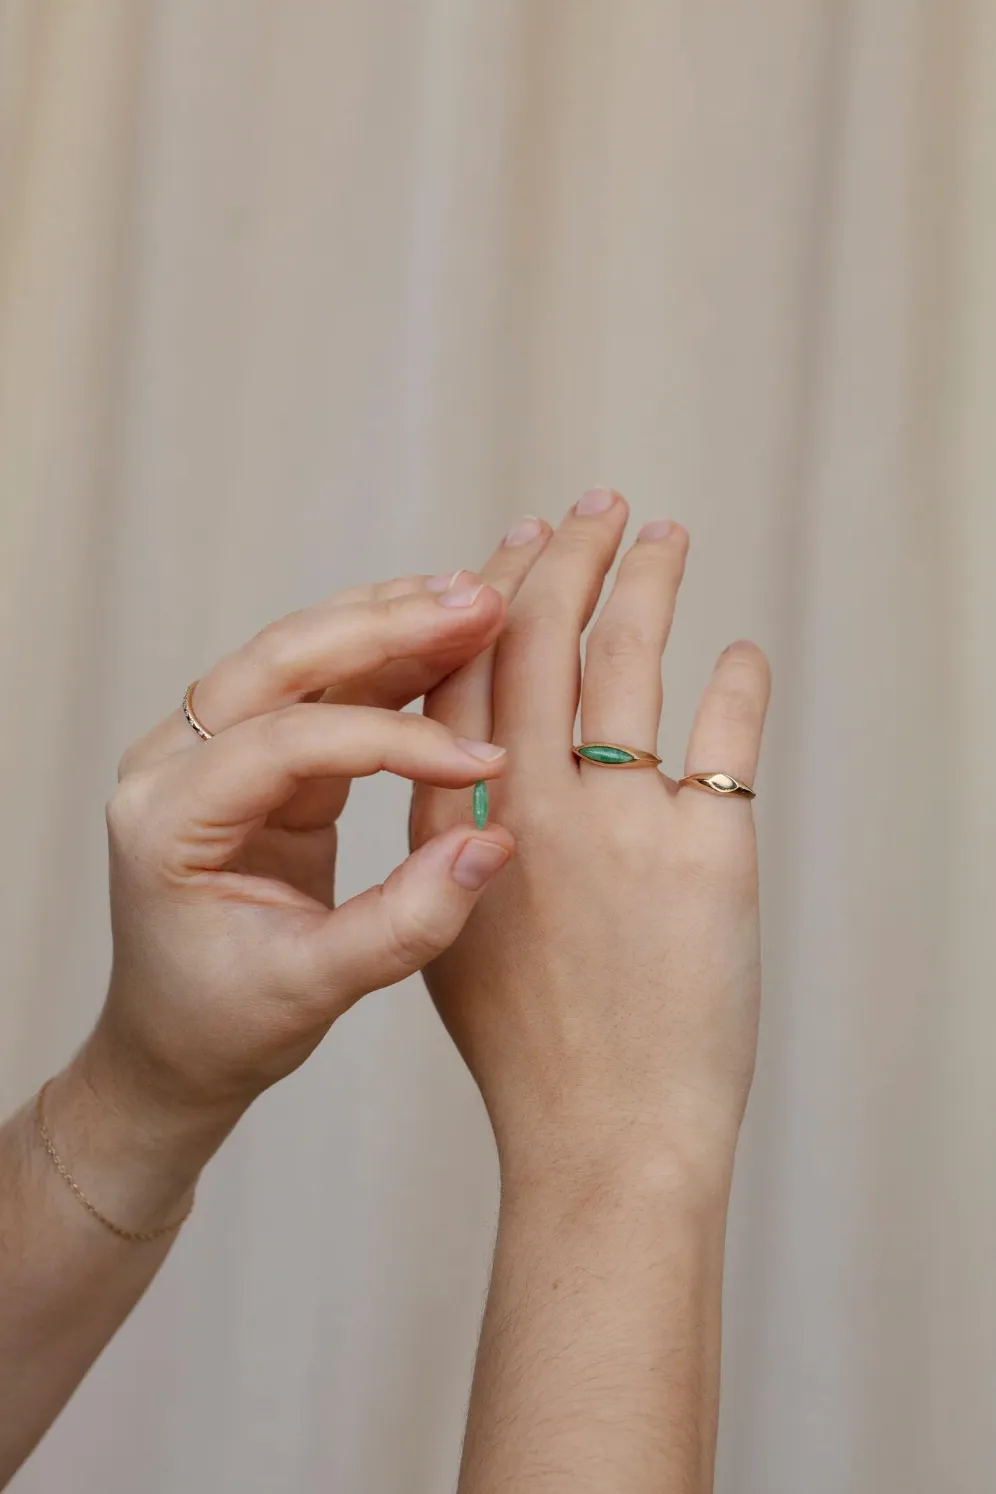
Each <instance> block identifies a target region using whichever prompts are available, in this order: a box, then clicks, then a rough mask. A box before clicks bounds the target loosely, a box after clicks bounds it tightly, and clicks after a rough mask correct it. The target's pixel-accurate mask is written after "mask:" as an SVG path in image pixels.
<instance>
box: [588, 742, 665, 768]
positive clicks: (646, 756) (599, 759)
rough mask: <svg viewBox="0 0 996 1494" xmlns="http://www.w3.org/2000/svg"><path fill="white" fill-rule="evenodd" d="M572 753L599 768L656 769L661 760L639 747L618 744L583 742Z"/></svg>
mask: <svg viewBox="0 0 996 1494" xmlns="http://www.w3.org/2000/svg"><path fill="white" fill-rule="evenodd" d="M571 751H572V752H573V753H574V756H575V757H579V758H581V760H582V761H583V762H586V763H595V764H596V766H598V767H599V768H656V767H659V765H660V758H659V757H655V756H654V754H653V753H652V752H644V751H643V750H642V749H641V748H639V747H622V746H620V744H619V743H618V742H581V743H580V744H579V745H578V746H577V747H572V748H571Z"/></svg>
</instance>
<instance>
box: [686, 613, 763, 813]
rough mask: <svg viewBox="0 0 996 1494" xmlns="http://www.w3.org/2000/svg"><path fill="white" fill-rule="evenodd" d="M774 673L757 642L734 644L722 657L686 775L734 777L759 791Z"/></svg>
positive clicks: (693, 739)
mask: <svg viewBox="0 0 996 1494" xmlns="http://www.w3.org/2000/svg"><path fill="white" fill-rule="evenodd" d="M770 696H771V670H770V667H769V665H768V660H767V658H766V656H765V654H764V652H763V651H762V650H761V649H759V648H758V646H757V644H756V643H748V642H741V643H731V645H730V647H729V648H728V649H727V650H726V651H725V653H723V654H721V655H720V657H719V660H718V662H717V664H716V668H715V670H714V672H713V676H712V679H711V680H710V682H709V684H708V686H707V687H706V691H705V694H704V695H703V697H702V703H701V705H700V706H699V710H698V715H697V716H696V718H695V725H694V726H693V728H692V735H691V737H690V739H689V743H688V756H687V758H686V760H685V776H686V777H689V776H691V775H692V774H693V773H728V774H730V776H731V777H733V778H737V779H739V780H740V782H741V783H746V784H747V785H748V786H749V787H753V784H754V778H755V775H756V773H757V764H758V758H759V757H760V752H761V736H762V733H763V731H764V719H765V716H766V714H767V710H768V701H769V699H770Z"/></svg>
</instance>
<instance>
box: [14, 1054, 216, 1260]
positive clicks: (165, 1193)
mask: <svg viewBox="0 0 996 1494" xmlns="http://www.w3.org/2000/svg"><path fill="white" fill-rule="evenodd" d="M44 1117H45V1124H46V1127H47V1130H48V1133H49V1136H50V1138H51V1143H52V1146H53V1147H54V1149H55V1151H56V1153H57V1154H58V1157H59V1159H60V1161H61V1163H62V1164H63V1166H64V1167H65V1168H66V1170H67V1172H68V1173H69V1175H70V1177H71V1178H72V1180H73V1183H74V1184H75V1186H76V1187H77V1188H78V1189H79V1190H80V1192H81V1193H82V1195H83V1196H84V1197H85V1198H86V1199H87V1200H88V1201H89V1202H90V1204H92V1205H93V1206H94V1208H95V1209H96V1210H97V1211H98V1212H99V1213H100V1214H102V1215H103V1216H104V1217H105V1218H106V1219H110V1220H112V1221H113V1222H114V1223H115V1224H116V1225H118V1226H119V1227H120V1228H122V1229H126V1230H136V1231H147V1230H156V1229H159V1228H161V1227H164V1226H167V1225H171V1224H172V1223H174V1222H175V1221H177V1220H180V1219H182V1218H183V1217H184V1216H185V1214H186V1213H187V1212H188V1210H189V1207H190V1205H191V1202H192V1199H193V1192H194V1189H195V1187H196V1184H197V1180H198V1178H199V1176H200V1173H201V1171H202V1169H203V1168H204V1166H205V1164H206V1163H207V1162H208V1160H209V1159H210V1157H211V1156H212V1155H213V1154H214V1152H215V1151H216V1150H217V1149H218V1147H219V1146H220V1145H221V1142H222V1141H223V1140H224V1138H225V1136H226V1135H227V1134H228V1131H229V1130H230V1129H231V1126H232V1124H234V1119H228V1118H225V1119H222V1118H221V1117H220V1116H208V1115H205V1114H202V1113H195V1112H192V1111H186V1110H184V1109H183V1108H182V1107H171V1106H169V1105H168V1104H166V1103H164V1101H163V1098H162V1097H160V1096H158V1095H156V1094H155V1093H154V1092H152V1091H151V1090H150V1089H149V1088H148V1087H147V1086H145V1085H144V1084H143V1082H142V1074H141V1071H140V1069H136V1068H133V1067H132V1066H130V1065H129V1064H128V1063H126V1062H124V1061H123V1060H122V1058H121V1056H120V1055H118V1054H117V1053H116V1052H115V1051H114V1048H113V1045H110V1044H108V1043H107V1042H106V1037H105V1034H103V1033H102V1031H101V1029H100V1028H99V1027H98V1029H97V1031H96V1032H95V1033H94V1034H92V1035H91V1037H90V1038H89V1039H88V1040H87V1042H86V1043H85V1044H84V1046H83V1047H82V1048H81V1049H80V1051H79V1052H78V1053H77V1054H76V1056H75V1057H74V1058H73V1060H72V1061H71V1062H70V1063H69V1064H68V1065H67V1067H66V1068H65V1069H63V1070H62V1071H61V1072H60V1073H58V1074H56V1075H55V1076H54V1077H53V1078H52V1079H51V1080H50V1081H49V1084H48V1085H47V1086H46V1089H45V1094H44ZM35 1124H37V1122H35ZM38 1150H39V1152H40V1150H41V1149H40V1148H38ZM41 1164H43V1165H47V1164H45V1158H44V1156H42V1157H41ZM66 1198H67V1200H69V1198H70V1194H69V1190H68V1188H67V1189H66ZM71 1206H72V1207H77V1206H78V1204H74V1205H71Z"/></svg>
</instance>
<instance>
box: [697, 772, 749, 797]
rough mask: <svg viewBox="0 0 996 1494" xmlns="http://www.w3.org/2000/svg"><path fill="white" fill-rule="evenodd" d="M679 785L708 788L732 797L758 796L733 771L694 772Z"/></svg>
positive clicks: (713, 791)
mask: <svg viewBox="0 0 996 1494" xmlns="http://www.w3.org/2000/svg"><path fill="white" fill-rule="evenodd" d="M678 787H679V788H700V789H707V790H708V791H709V793H711V794H723V795H725V796H727V797H731V798H732V797H739V798H741V799H756V798H757V795H756V794H755V792H754V790H753V789H752V788H748V786H747V784H746V783H741V782H740V779H739V778H734V777H733V774H732V773H692V774H691V775H690V777H688V778H683V779H682V780H681V782H680V783H679V784H678Z"/></svg>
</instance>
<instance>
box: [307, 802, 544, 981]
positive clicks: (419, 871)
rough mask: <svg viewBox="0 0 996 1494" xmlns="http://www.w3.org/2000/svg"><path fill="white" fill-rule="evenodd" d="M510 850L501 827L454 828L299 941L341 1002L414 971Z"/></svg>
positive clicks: (455, 926) (445, 943)
mask: <svg viewBox="0 0 996 1494" xmlns="http://www.w3.org/2000/svg"><path fill="white" fill-rule="evenodd" d="M513 849H514V841H513V840H512V837H511V835H509V833H508V831H507V830H503V829H501V828H500V827H498V826H493V827H491V828H490V829H488V830H486V831H480V832H477V833H475V832H474V831H473V829H472V828H471V829H469V830H468V827H467V826H466V825H464V826H454V827H453V829H451V830H447V831H445V832H444V833H443V834H442V835H438V836H436V838H435V839H434V840H430V841H427V842H426V844H425V845H424V846H422V847H420V849H419V850H417V851H415V852H414V853H413V855H411V856H409V857H408V859H407V861H404V862H402V864H401V865H400V866H399V867H398V868H397V869H396V870H395V871H393V872H392V873H391V875H390V876H389V877H388V879H387V881H386V882H385V883H384V885H383V886H382V887H372V888H370V889H369V890H368V891H367V892H363V893H360V895H359V896H358V897H354V898H351V899H350V901H349V902H347V903H343V904H342V906H341V907H340V908H337V909H336V911H335V912H334V913H331V914H329V916H328V918H327V919H325V920H324V921H323V925H322V927H321V928H320V930H319V931H318V932H317V933H316V934H315V935H314V936H313V940H312V939H311V938H309V939H308V940H307V941H306V947H305V949H304V950H303V953H304V956H305V958H306V959H308V960H309V962H310V961H317V962H318V964H319V966H320V967H324V968H326V969H328V970H330V972H332V979H333V980H334V983H335V987H336V994H337V996H338V997H339V1000H340V1001H342V1002H343V1003H344V1004H346V1005H348V1004H349V1003H351V1002H353V1001H355V1000H356V999H357V998H358V997H360V996H362V995H364V994H365V993H366V992H367V991H373V990H376V989H377V988H378V987H380V986H388V985H392V984H393V983H394V982H395V981H399V980H403V979H404V978H405V976H407V975H412V974H413V973H414V972H415V971H416V970H421V969H422V967H423V966H424V965H427V964H428V963H429V961H430V960H433V959H435V957H436V956H437V955H439V954H442V952H443V950H444V949H447V948H448V947H449V945H450V944H452V943H453V940H454V939H455V938H456V937H457V935H458V934H459V932H460V930H461V929H462V928H463V926H464V924H465V922H466V921H467V918H468V916H469V915H470V913H471V910H472V909H473V907H474V905H475V903H476V902H477V900H478V898H479V897H480V895H481V892H482V891H483V889H484V888H485V887H486V886H487V884H488V883H489V882H490V881H491V878H492V877H493V876H495V874H496V873H497V872H499V871H500V870H501V868H502V867H503V866H504V865H505V862H506V861H507V860H508V858H509V856H510V855H511V853H512V851H513Z"/></svg>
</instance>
